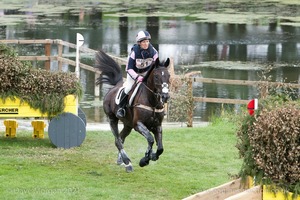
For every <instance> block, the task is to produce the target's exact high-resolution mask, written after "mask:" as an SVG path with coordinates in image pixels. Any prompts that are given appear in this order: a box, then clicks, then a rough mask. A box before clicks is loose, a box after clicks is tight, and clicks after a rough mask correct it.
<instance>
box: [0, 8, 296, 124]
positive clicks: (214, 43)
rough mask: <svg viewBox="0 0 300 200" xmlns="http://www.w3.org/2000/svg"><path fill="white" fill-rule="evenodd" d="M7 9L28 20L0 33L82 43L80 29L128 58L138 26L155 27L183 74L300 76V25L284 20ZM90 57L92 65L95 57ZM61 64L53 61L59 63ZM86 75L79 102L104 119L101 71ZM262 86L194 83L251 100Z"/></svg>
mask: <svg viewBox="0 0 300 200" xmlns="http://www.w3.org/2000/svg"><path fill="white" fill-rule="evenodd" d="M2 13H3V14H4V15H11V14H19V15H23V16H25V20H22V21H20V22H18V23H16V24H10V25H5V24H1V25H0V39H61V40H64V41H69V42H71V43H75V41H76V33H81V34H82V35H83V36H84V38H85V42H84V46H86V47H88V48H91V49H100V48H101V49H104V50H105V51H106V52H109V53H111V54H114V55H117V56H120V57H126V56H127V54H128V52H129V51H130V48H131V47H132V45H133V44H134V43H135V35H136V33H137V32H138V31H139V30H148V31H149V32H150V33H151V35H152V40H151V42H152V44H153V45H154V47H156V48H157V49H158V51H159V55H160V58H161V59H166V58H167V57H172V58H173V59H174V64H175V70H176V72H177V73H183V72H184V71H185V70H188V71H193V70H200V71H201V72H202V74H201V75H202V77H206V78H224V79H237V80H260V76H259V72H260V71H261V70H262V69H265V68H267V67H270V66H272V67H273V68H274V69H273V70H272V71H271V73H270V74H269V75H272V80H273V81H283V80H285V81H287V82H293V83H299V81H300V77H299V74H300V73H299V69H300V68H299V67H300V64H299V63H300V62H299V56H300V42H299V41H300V27H294V26H287V25H284V26H280V25H278V23H266V24H263V25H257V24H228V23H203V22H199V21H197V20H194V19H191V18H187V17H180V16H178V17H176V16H173V17H156V16H154V17H153V16H152V17H146V16H142V17H137V16H133V17H118V16H110V15H106V14H105V13H102V12H101V10H97V9H94V10H92V11H91V12H84V10H80V11H79V12H74V10H71V9H70V10H69V11H68V12H62V13H59V14H55V15H47V16H42V15H41V16H40V15H36V14H34V15H33V14H32V13H31V12H25V13H24V12H19V11H18V10H5V11H3V12H2ZM27 48H28V47H27ZM53 52H54V50H53ZM43 53H44V52H43V50H41V49H39V48H37V49H35V48H34V47H32V49H31V50H30V51H27V50H23V52H22V55H24V54H30V55H42V54H43ZM72 53H73V56H74V55H75V54H74V52H68V51H64V54H65V55H70V54H72ZM71 57H72V55H71ZM73 59H74V58H73ZM85 59H86V62H88V63H90V64H91V65H92V63H93V59H92V58H85ZM55 65H56V64H55V63H54V64H53V63H52V69H55ZM65 67H66V68H67V69H71V67H69V66H65ZM81 80H82V83H83V86H84V90H85V95H84V99H83V100H82V102H81V103H80V106H81V108H82V109H83V110H84V112H85V113H86V115H87V118H88V120H89V121H96V122H98V121H103V120H105V117H104V114H103V111H102V108H101V98H100V99H99V98H95V97H94V74H93V73H90V72H87V71H85V70H82V71H81ZM257 93H258V92H257V90H256V89H255V88H253V87H251V86H247V87H246V86H230V85H213V84H202V83H195V84H194V95H195V96H206V97H220V98H238V99H252V98H255V97H257ZM221 106H222V105H220V104H212V103H197V104H196V109H195V120H201V121H207V120H208V119H209V116H210V115H211V114H212V113H215V112H217V111H218V110H220V109H221ZM228 106H229V107H230V108H234V109H236V110H238V109H239V108H240V107H239V106H238V105H228Z"/></svg>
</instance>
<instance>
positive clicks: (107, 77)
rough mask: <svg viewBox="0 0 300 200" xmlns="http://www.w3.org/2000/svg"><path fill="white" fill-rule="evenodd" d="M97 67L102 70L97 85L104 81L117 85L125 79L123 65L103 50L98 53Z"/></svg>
mask: <svg viewBox="0 0 300 200" xmlns="http://www.w3.org/2000/svg"><path fill="white" fill-rule="evenodd" d="M95 68H97V69H99V70H100V71H101V76H100V77H99V78H98V79H97V81H96V84H97V85H99V84H103V83H105V84H109V85H117V83H119V82H120V81H123V77H122V69H121V67H120V66H119V65H118V64H117V63H116V62H115V61H114V60H113V59H112V58H111V57H110V56H109V55H107V54H106V53H105V52H104V51H102V50H99V51H98V52H97V53H96V61H95Z"/></svg>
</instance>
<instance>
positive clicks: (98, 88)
mask: <svg viewBox="0 0 300 200" xmlns="http://www.w3.org/2000/svg"><path fill="white" fill-rule="evenodd" d="M99 77H100V73H95V83H96V81H97V79H98V78H99ZM94 96H95V97H99V96H100V85H96V84H95V90H94Z"/></svg>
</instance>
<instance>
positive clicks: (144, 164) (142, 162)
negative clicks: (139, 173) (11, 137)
mask: <svg viewBox="0 0 300 200" xmlns="http://www.w3.org/2000/svg"><path fill="white" fill-rule="evenodd" d="M146 165H149V160H148V159H146V158H145V157H144V158H142V159H141V160H140V167H145V166H146Z"/></svg>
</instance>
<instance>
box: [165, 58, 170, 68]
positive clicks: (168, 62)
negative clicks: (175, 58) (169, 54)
mask: <svg viewBox="0 0 300 200" xmlns="http://www.w3.org/2000/svg"><path fill="white" fill-rule="evenodd" d="M169 65H170V58H167V60H166V62H165V64H164V66H165V67H168V66H169Z"/></svg>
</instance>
